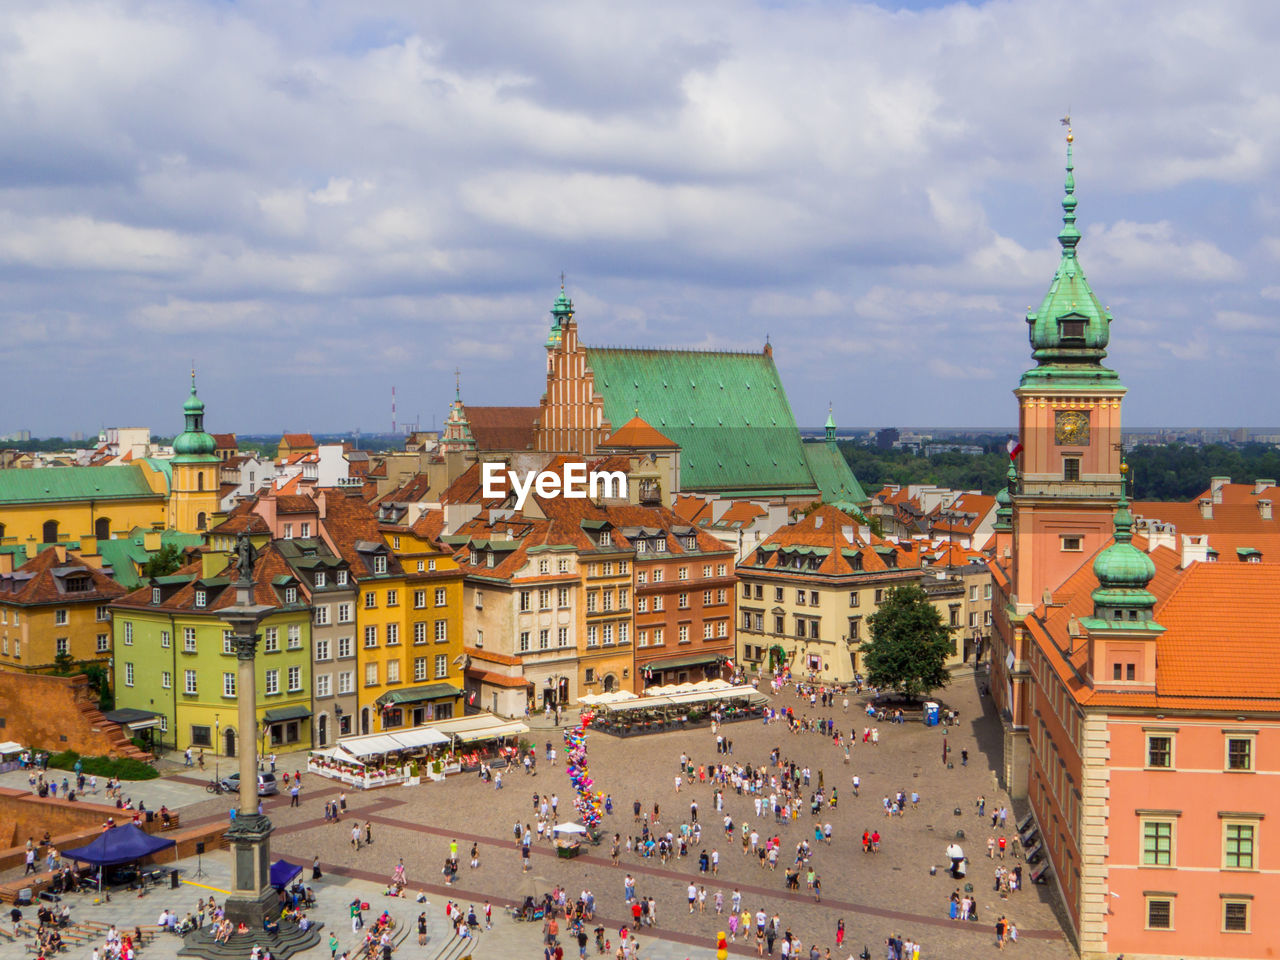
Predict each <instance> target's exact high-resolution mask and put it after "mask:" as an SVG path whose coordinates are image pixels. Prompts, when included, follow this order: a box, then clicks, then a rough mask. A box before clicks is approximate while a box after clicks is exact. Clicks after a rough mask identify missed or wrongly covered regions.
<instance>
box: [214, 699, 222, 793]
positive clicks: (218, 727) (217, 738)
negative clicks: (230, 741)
mask: <svg viewBox="0 0 1280 960" xmlns="http://www.w3.org/2000/svg"><path fill="white" fill-rule="evenodd" d="M220 716H221V714H218V713H215V714H214V715H213V779H214V780H217V781H218V782H219V783H221V782H222V776H221V774H220V773H219V771H220V770H221V769H222V764H221V763H220V761H221V760H222V754H220V753H218V750H219V748H220V747H221V746H222V723H221V721H220V720H219V719H218V718H219V717H220Z"/></svg>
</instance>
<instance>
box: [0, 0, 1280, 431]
mask: <svg viewBox="0 0 1280 960" xmlns="http://www.w3.org/2000/svg"><path fill="white" fill-rule="evenodd" d="M1157 10H1158V12H1159V15H1158V16H1156V15H1154V14H1155V12H1156V11H1157ZM1278 42H1280V5H1278V4H1273V3H1265V2H1257V3H1232V2H1215V3H1211V4H1206V3H1204V2H1203V0H1192V2H1182V0H1164V2H1162V3H1160V4H1159V5H1158V6H1157V5H1155V4H1152V3H1116V2H1114V0H1074V2H1071V3H1044V2H1009V0H992V2H988V3H971V4H939V3H931V2H914V3H910V4H907V5H905V6H902V5H898V4H893V3H881V4H873V3H865V2H862V3H859V2H850V3H839V2H833V0H830V2H812V3H792V2H767V3H757V4H752V3H747V2H741V0H734V2H720V0H699V2H698V3H692V4H691V3H688V2H668V0H645V2H643V3H622V2H618V3H599V2H575V0H560V2H554V3H546V2H539V0H519V2H510V3H508V2H488V0H469V2H468V3H465V4H423V3H421V2H418V0H412V2H404V3H399V2H378V0H370V2H366V3H359V4H353V3H350V2H346V0H261V2H256V0H248V2H239V3H233V2H216V0H205V2H192V0H163V2H93V0H76V2H72V3H43V2H38V0H37V2H28V3H23V4H21V5H15V6H11V7H9V8H8V9H7V10H6V13H5V16H4V17H3V18H0V129H3V130H4V136H3V137H0V337H2V338H3V344H4V355H5V358H6V361H7V363H6V369H7V371H8V373H9V381H8V389H7V390H6V391H5V395H4V400H3V402H0V433H4V432H8V431H10V430H15V429H20V428H26V429H30V430H32V431H33V432H34V433H36V434H37V435H54V434H62V435H65V434H66V433H68V432H70V431H73V430H84V431H92V430H96V429H98V428H99V427H101V426H104V425H106V426H135V425H136V426H150V427H152V428H153V429H155V430H157V431H159V432H161V433H172V432H175V431H176V430H178V429H180V425H181V404H182V401H183V399H184V398H185V394H186V390H187V385H188V378H189V369H190V365H191V362H192V360H193V359H194V360H195V363H196V366H197V369H198V377H199V384H200V393H201V396H202V397H203V398H204V400H205V402H206V405H207V409H208V418H207V426H208V428H209V429H210V430H216V431H238V432H241V433H255V432H272V431H282V430H285V429H288V430H293V431H299V430H311V431H315V432H329V431H344V430H351V429H355V428H357V427H360V428H363V429H365V430H374V429H376V430H386V429H388V428H389V427H390V421H391V409H390V408H391V387H392V386H393V385H394V386H395V387H396V393H397V399H398V413H399V420H400V423H401V424H403V423H405V422H407V421H410V420H413V419H414V418H415V417H416V418H417V419H418V420H419V422H420V424H421V426H422V427H423V428H424V429H429V428H430V427H431V426H432V425H433V423H434V424H435V425H439V424H440V423H441V422H442V420H443V418H444V416H445V415H446V412H447V407H448V403H449V401H450V400H452V397H453V390H454V370H455V368H458V369H460V370H461V382H462V393H463V397H464V399H465V400H467V401H468V402H470V403H473V404H536V403H537V402H538V398H539V396H540V395H541V392H542V390H543V389H544V387H545V360H544V359H543V358H544V353H543V349H542V343H543V341H544V340H545V337H546V330H547V325H548V323H549V314H548V311H549V309H550V306H551V303H552V301H553V300H554V298H555V296H556V295H557V294H558V292H559V282H560V274H561V271H563V272H564V273H565V275H566V288H567V291H568V293H569V294H570V296H571V297H572V298H573V300H574V302H575V305H576V308H577V319H578V322H579V327H580V335H581V337H582V339H583V340H584V341H585V342H587V343H590V344H598V345H643V346H670V347H689V348H709V349H712V348H713V349H743V350H758V349H760V348H761V347H762V346H763V344H764V342H765V339H766V337H768V338H769V340H770V341H771V342H772V344H773V346H774V350H775V353H774V356H775V361H776V363H777V364H778V367H779V369H780V371H781V374H782V378H783V381H784V383H785V385H786V387H787V390H788V394H789V396H790V399H791V404H792V408H793V410H794V411H795V414H796V419H797V421H798V422H799V423H800V424H802V425H818V424H820V423H821V422H822V421H823V420H824V419H825V416H826V410H827V405H828V403H831V404H833V405H834V409H835V415H836V419H837V421H838V422H839V423H840V424H841V425H842V426H844V425H848V426H853V425H892V424H899V425H908V424H914V425H920V424H932V425H939V426H966V425H973V426H979V425H982V426H999V425H1002V424H1011V423H1013V422H1014V421H1015V419H1016V405H1015V401H1014V398H1013V397H1012V396H1011V394H1010V390H1011V389H1012V388H1013V387H1014V386H1016V384H1017V378H1018V376H1019V374H1020V373H1021V371H1022V370H1023V369H1025V368H1026V367H1027V366H1028V365H1029V359H1028V358H1029V347H1028V344H1027V334H1026V330H1027V328H1026V324H1025V321H1024V316H1025V314H1026V311H1027V307H1028V305H1032V304H1035V305H1038V304H1039V302H1040V299H1041V297H1042V296H1043V295H1044V292H1045V289H1046V288H1047V286H1048V284H1049V281H1050V279H1051V278H1052V275H1053V271H1054V268H1055V265H1056V263H1057V250H1058V248H1057V243H1056V239H1055V237H1056V234H1057V231H1058V228H1059V226H1060V223H1061V207H1060V205H1059V204H1060V200H1061V196H1062V180H1063V165H1064V150H1065V145H1064V141H1063V135H1064V133H1065V130H1064V128H1063V127H1062V126H1060V124H1059V122H1058V121H1059V118H1060V117H1061V116H1063V114H1064V113H1067V112H1070V114H1071V116H1072V118H1073V123H1074V131H1075V137H1076V143H1075V161H1076V181H1077V197H1078V199H1079V207H1078V211H1077V212H1078V216H1079V226H1080V229H1081V232H1082V234H1083V240H1082V242H1081V245H1080V258H1081V262H1082V264H1083V267H1084V269H1085V271H1086V273H1087V275H1088V277H1089V279H1090V282H1091V283H1092V285H1093V288H1094V290H1095V292H1096V293H1097V294H1098V296H1099V298H1100V299H1101V300H1102V302H1103V303H1104V304H1106V305H1107V306H1109V307H1110V308H1111V311H1112V313H1113V314H1114V316H1115V322H1114V323H1113V325H1112V340H1111V357H1110V361H1109V362H1110V363H1111V365H1113V366H1114V367H1115V368H1116V369H1117V370H1118V371H1119V372H1120V374H1121V377H1122V379H1123V381H1124V382H1125V383H1126V385H1127V386H1128V387H1129V389H1130V394H1129V398H1128V400H1127V401H1126V405H1125V418H1126V423H1128V424H1130V425H1133V426H1152V425H1164V424H1179V425H1205V426H1212V425H1269V424H1274V423H1280V411H1277V410H1276V403H1275V401H1276V399H1277V396H1278V392H1277V390H1276V388H1275V372H1274V371H1275V370H1276V368H1277V366H1278V365H1280V322H1277V321H1278V319H1280V276H1278V270H1277V267H1280V177H1278V176H1277V166H1278V164H1280V57H1276V55H1275V50H1276V49H1277V43H1278Z"/></svg>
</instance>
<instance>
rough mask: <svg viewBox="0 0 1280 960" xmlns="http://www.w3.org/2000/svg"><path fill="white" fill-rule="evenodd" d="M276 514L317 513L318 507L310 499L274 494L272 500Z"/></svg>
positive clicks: (295, 495) (300, 496)
mask: <svg viewBox="0 0 1280 960" xmlns="http://www.w3.org/2000/svg"><path fill="white" fill-rule="evenodd" d="M272 499H273V500H274V501H275V504H276V514H277V515H280V514H286V513H289V514H293V513H319V512H320V505H319V504H318V503H316V502H315V501H314V500H312V499H311V498H310V497H307V496H302V495H297V494H294V495H289V494H276V495H275V496H274V497H273V498H272Z"/></svg>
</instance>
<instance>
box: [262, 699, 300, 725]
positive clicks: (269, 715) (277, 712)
mask: <svg viewBox="0 0 1280 960" xmlns="http://www.w3.org/2000/svg"><path fill="white" fill-rule="evenodd" d="M309 716H311V711H310V710H308V709H307V708H306V707H304V706H303V705H302V704H300V703H299V704H294V705H293V706H291V707H277V708H275V709H274V710H268V711H267V712H266V713H264V714H263V715H262V722H263V723H284V722H285V721H286V720H305V719H307V717H309Z"/></svg>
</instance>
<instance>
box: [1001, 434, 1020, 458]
mask: <svg viewBox="0 0 1280 960" xmlns="http://www.w3.org/2000/svg"><path fill="white" fill-rule="evenodd" d="M1004 448H1005V449H1006V450H1008V451H1009V459H1010V460H1017V459H1018V454H1020V453H1021V452H1022V444H1021V443H1020V442H1018V438H1017V437H1010V438H1009V442H1008V443H1006V444H1005V447H1004Z"/></svg>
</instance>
